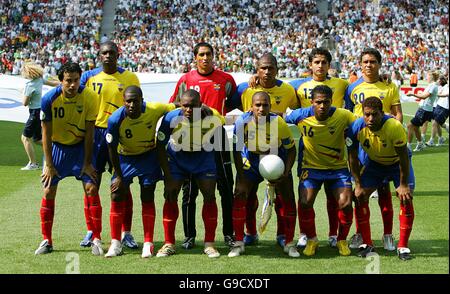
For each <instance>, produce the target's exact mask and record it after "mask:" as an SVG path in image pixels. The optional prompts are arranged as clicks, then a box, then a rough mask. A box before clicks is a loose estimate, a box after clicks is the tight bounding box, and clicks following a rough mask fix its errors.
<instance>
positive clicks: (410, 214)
mask: <svg viewBox="0 0 450 294" xmlns="http://www.w3.org/2000/svg"><path fill="white" fill-rule="evenodd" d="M398 218H399V220H400V239H399V241H398V244H397V248H398V247H408V240H409V235H410V234H411V230H412V226H413V223H414V207H413V204H412V200H411V201H408V202H407V203H406V204H403V203H401V202H400V215H399V217H398Z"/></svg>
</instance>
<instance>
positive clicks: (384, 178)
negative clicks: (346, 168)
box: [361, 157, 416, 190]
mask: <svg viewBox="0 0 450 294" xmlns="http://www.w3.org/2000/svg"><path fill="white" fill-rule="evenodd" d="M389 181H393V182H394V186H395V188H398V186H400V164H399V163H395V164H392V165H382V164H379V163H377V162H375V161H373V160H370V159H369V160H368V161H367V162H366V163H365V164H364V166H363V168H362V169H361V187H363V188H376V187H378V186H379V185H380V184H382V183H385V182H389ZM408 186H409V188H410V189H412V190H414V188H415V187H416V178H415V176H414V169H413V167H412V164H411V157H409V177H408Z"/></svg>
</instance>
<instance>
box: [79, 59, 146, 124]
mask: <svg viewBox="0 0 450 294" xmlns="http://www.w3.org/2000/svg"><path fill="white" fill-rule="evenodd" d="M80 83H81V85H82V86H86V87H88V88H91V89H92V90H93V91H94V92H95V94H96V95H97V100H98V101H99V112H98V115H97V120H96V121H95V126H96V127H100V128H107V127H108V118H109V116H110V115H111V114H112V113H113V112H114V111H116V110H117V109H119V108H120V107H121V106H122V105H123V91H124V90H125V89H126V88H127V87H128V86H138V87H139V86H140V83H139V79H138V77H137V76H136V75H135V74H134V73H132V72H130V71H128V70H125V69H123V68H121V67H119V68H118V69H117V71H116V72H115V73H113V74H107V73H105V72H104V71H103V68H101V67H99V68H96V69H93V70H89V71H86V72H84V73H83V74H82V76H81V80H80Z"/></svg>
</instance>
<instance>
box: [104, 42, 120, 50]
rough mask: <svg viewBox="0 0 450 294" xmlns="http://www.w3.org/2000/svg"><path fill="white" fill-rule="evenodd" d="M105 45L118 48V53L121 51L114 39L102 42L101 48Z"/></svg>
mask: <svg viewBox="0 0 450 294" xmlns="http://www.w3.org/2000/svg"><path fill="white" fill-rule="evenodd" d="M104 46H111V47H112V48H113V49H115V50H116V52H117V53H119V47H118V46H117V44H116V43H114V42H113V41H106V42H104V43H101V44H100V48H102V47H104Z"/></svg>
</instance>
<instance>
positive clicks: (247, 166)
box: [241, 148, 286, 184]
mask: <svg viewBox="0 0 450 294" xmlns="http://www.w3.org/2000/svg"><path fill="white" fill-rule="evenodd" d="M277 155H278V156H279V157H280V158H281V159H283V161H285V160H286V151H285V149H284V148H278V154H277ZM241 156H242V161H243V166H242V167H243V172H244V176H245V177H246V178H247V179H249V180H250V181H252V182H255V183H258V184H259V183H261V182H262V181H264V178H263V177H262V176H261V174H260V173H259V161H260V160H261V158H262V157H261V154H258V153H254V152H251V151H249V150H248V149H247V148H244V149H243V150H242V151H241Z"/></svg>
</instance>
